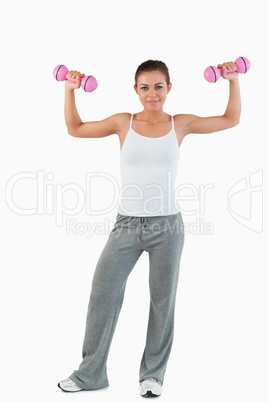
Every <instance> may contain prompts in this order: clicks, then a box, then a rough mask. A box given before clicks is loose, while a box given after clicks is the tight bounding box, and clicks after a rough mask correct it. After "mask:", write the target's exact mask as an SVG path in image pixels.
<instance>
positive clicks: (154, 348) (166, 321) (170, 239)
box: [140, 212, 184, 383]
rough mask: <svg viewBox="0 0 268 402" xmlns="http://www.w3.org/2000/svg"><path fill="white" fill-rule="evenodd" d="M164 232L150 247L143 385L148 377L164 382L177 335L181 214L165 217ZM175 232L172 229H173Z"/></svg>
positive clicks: (182, 234) (182, 237)
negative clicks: (176, 311)
mask: <svg viewBox="0 0 268 402" xmlns="http://www.w3.org/2000/svg"><path fill="white" fill-rule="evenodd" d="M165 218H167V219H165V222H166V224H167V225H165V230H164V231H163V229H162V228H161V231H160V232H161V233H160V234H159V236H157V238H158V240H157V241H156V240H155V243H154V246H153V247H151V248H150V247H148V252H149V262H150V276H149V281H150V313H149V322H148V329H147V339H146V346H145V350H144V353H143V356H142V361H141V366H140V381H143V380H145V379H146V378H149V377H154V378H156V379H158V380H159V381H160V382H161V383H163V381H164V374H165V371H166V366H167V362H168V358H169V356H170V352H171V347H172V342H173V335H174V313H175V301H176V292H177V284H178V278H179V267H180V259H181V253H182V249H183V245H184V225H183V221H182V217H181V213H180V212H179V213H178V214H175V215H169V216H167V217H165ZM172 228H173V229H172Z"/></svg>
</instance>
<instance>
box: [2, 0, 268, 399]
mask: <svg viewBox="0 0 268 402" xmlns="http://www.w3.org/2000/svg"><path fill="white" fill-rule="evenodd" d="M266 16H267V8H266V4H265V2H264V1H260V0H256V1H254V2H245V1H241V0H238V1H229V0H227V1H222V2H215V1H211V0H204V1H202V2H200V1H197V0H195V1H188V2H183V3H181V2H176V1H171V0H166V1H165V2H163V1H157V0H153V1H151V0H149V1H141V0H135V1H119V0H117V1H116V0H115V1H107V0H106V1H101V0H99V1H94V2H89V1H78V0H77V1H76V2H71V1H53V2H52V1H49V0H48V1H46V2H43V3H40V2H34V1H27V0H25V1H23V2H19V1H14V2H10V3H5V5H3V6H2V10H1V17H0V18H1V24H0V25H1V56H2V57H1V59H2V62H1V86H2V90H1V95H2V96H1V98H2V100H1V112H2V113H1V115H2V116H1V163H2V167H1V236H2V240H1V246H2V252H1V258H2V264H1V328H2V329H1V371H2V374H1V397H4V400H5V401H15V400H19V398H20V397H23V398H24V400H27V401H33V400H35V401H39V402H42V401H53V402H56V401H66V400H72V401H87V400H94V401H103V400H107V399H109V400H115V398H116V400H118V401H121V400H122V401H123V400H125V399H126V398H127V399H128V400H133V401H134V400H140V396H139V391H138V370H139V363H140V360H141V356H142V352H143V348H144V342H145V334H146V326H147V318H148V308H149V296H148V262H149V259H148V253H143V254H142V256H141V257H140V259H139V261H138V262H137V264H136V266H135V269H134V270H133V272H132V274H131V275H130V277H129V281H128V285H127V290H126V296H125V301H124V304H123V308H122V311H121V315H120V318H119V322H118V326H117V329H116V333H115V336H114V339H113V343H112V347H111V351H110V355H109V360H108V374H109V381H110V387H109V388H108V389H106V390H102V391H96V392H92V393H90V392H89V393H88V392H80V393H77V394H67V393H64V392H62V391H61V390H60V389H59V388H58V387H57V383H58V381H59V380H62V379H64V378H66V377H68V376H69V375H70V374H71V373H72V372H73V370H74V369H77V368H78V365H79V364H80V362H81V358H82V356H81V350H82V341H83V336H84V329H85V317H86V312H87V304H88V298H89V293H90V288H91V280H92V276H93V273H94V269H95V265H96V263H97V260H98V258H99V255H100V253H101V251H102V249H103V247H104V244H105V243H106V241H107V238H108V234H109V230H110V229H111V226H110V227H109V228H108V230H106V231H102V232H101V233H97V232H96V231H95V232H93V234H92V235H91V236H89V237H88V236H87V235H85V234H79V233H77V234H74V233H73V232H71V233H69V234H68V233H67V231H66V219H67V218H72V219H74V220H75V222H77V223H79V222H80V223H81V222H82V223H83V222H84V223H85V222H87V223H88V224H90V225H94V224H99V225H100V227H102V228H103V227H104V223H105V222H106V221H107V222H110V225H112V224H113V222H114V220H115V217H116V213H117V211H116V205H115V206H114V207H113V208H112V209H111V208H110V209H109V210H108V211H107V212H103V213H100V214H99V215H94V214H88V213H87V212H86V211H85V210H84V209H83V210H81V212H79V213H76V214H75V215H73V216H66V215H64V216H63V218H64V219H63V224H62V226H59V225H58V226H57V223H56V220H57V216H56V213H55V212H54V213H52V212H51V213H49V211H47V210H46V207H48V205H50V206H51V204H52V205H53V206H54V207H55V208H58V212H59V211H60V209H61V203H60V201H61V198H60V196H58V199H56V198H55V197H54V196H55V194H56V189H57V191H59V193H58V194H60V195H61V193H60V191H63V189H64V186H66V185H71V184H72V185H76V186H77V187H78V186H79V188H81V189H84V191H85V175H86V173H92V172H93V173H94V172H102V173H103V174H110V175H111V176H113V177H114V179H115V180H117V182H118V183H119V184H120V165H119V157H120V149H119V140H118V137H117V135H112V136H109V137H106V138H101V139H78V138H74V137H71V136H69V135H68V134H67V131H66V126H65V122H64V115H63V104H64V83H60V82H56V81H55V80H54V78H53V75H52V71H53V68H54V67H55V66H56V65H58V64H65V65H66V66H67V67H68V68H69V69H78V70H80V71H81V72H84V73H85V74H91V75H94V76H96V78H97V80H98V83H99V87H98V89H97V90H96V91H95V92H93V93H91V94H87V93H85V92H84V91H82V90H78V91H76V100H77V108H78V111H79V113H80V116H81V118H82V120H83V121H89V120H93V121H97V120H101V119H104V118H106V117H108V116H110V115H112V114H114V113H119V112H130V113H135V112H138V111H141V110H142V108H141V104H140V103H139V100H138V97H137V95H136V93H135V92H134V89H133V84H134V74H135V71H136V68H137V67H138V65H139V64H140V63H142V62H143V61H145V60H148V59H151V58H152V59H158V60H162V61H164V62H165V63H166V64H167V66H168V67H169V71H170V76H171V82H172V83H173V88H172V91H171V93H170V94H169V95H168V99H167V101H166V104H165V111H166V112H167V113H169V114H172V115H174V114H177V113H193V114H197V115H200V116H212V115H219V114H222V113H224V111H225V107H226V105H227V100H228V85H229V84H228V81H225V80H223V79H220V80H219V81H218V82H217V83H216V84H209V83H207V82H206V81H205V80H204V78H203V71H204V69H205V68H206V67H207V66H208V65H217V64H218V63H222V62H224V61H229V60H235V59H236V58H238V57H239V56H245V57H247V58H249V59H250V61H251V63H252V67H251V70H250V71H249V72H248V73H247V74H246V75H240V76H239V80H240V86H241V96H242V115H241V121H240V124H239V125H238V126H236V127H234V128H232V129H230V130H226V131H222V132H218V133H213V134H209V135H195V134H193V135H189V136H188V137H186V138H185V140H184V141H183V144H182V146H181V156H180V164H179V171H178V177H177V184H178V185H186V186H187V185H190V186H192V188H195V189H199V188H200V186H202V185H203V186H206V185H211V186H212V187H211V189H210V190H209V191H208V192H207V193H206V197H205V205H204V209H203V211H201V210H200V209H199V206H200V203H201V198H197V200H196V201H192V200H190V199H189V200H188V201H187V200H186V201H185V200H184V201H182V202H181V204H180V205H181V208H182V215H183V219H184V222H185V225H186V226H187V227H189V232H188V233H187V235H186V240H185V246H184V250H183V255H182V259H181V272H180V281H179V288H178V297H177V309H176V329H175V331H176V333H175V339H174V345H173V350H172V355H171V357H170V360H169V365H168V368H167V372H166V377H165V383H164V393H163V395H162V397H161V398H162V400H163V401H167V400H173V399H174V395H176V400H179V401H181V402H196V401H199V402H215V401H217V402H223V401H224V402H225V401H228V402H234V401H235V402H237V401H243V402H248V401H258V402H264V401H265V402H267V394H268V391H267V375H268V367H267V361H268V348H267V336H268V329H267V302H268V296H267V279H268V275H267V256H266V254H267V253H266V248H267V222H266V225H265V222H264V220H265V215H266V210H265V209H264V208H262V197H263V205H265V191H264V189H265V186H264V183H265V180H266V171H267V170H266V169H267V139H266V137H267V89H268V88H267V75H266V74H267V68H266V66H267V61H268V60H267V33H268V32H267V28H266V27H267V18H266ZM29 172H30V173H31V174H32V175H33V177H34V176H36V175H37V173H38V172H39V176H38V177H39V186H40V188H41V190H42V186H43V185H44V188H45V189H46V188H47V192H45V190H44V191H43V193H42V191H41V190H40V188H39V191H41V192H39V198H37V196H36V193H37V187H36V185H37V180H33V179H32V180H30V179H29V178H28V179H26V176H27V175H29ZM19 174H21V175H22V176H21V177H23V175H24V176H25V179H21V180H20V181H17V183H16V185H14V186H13V192H12V194H11V195H10V182H11V180H12V177H13V176H14V175H19ZM48 174H50V175H48ZM42 175H43V177H47V176H46V175H48V179H47V180H45V181H44V183H41V182H40V177H41V176H42ZM250 177H251V178H252V182H251V183H250V181H249V179H250ZM49 180H50V181H49ZM237 183H240V184H242V187H243V185H244V188H243V191H242V192H241V193H239V194H238V195H237V196H236V195H234V196H232V198H231V201H230V202H231V207H232V210H233V211H234V212H233V213H231V210H230V208H229V204H228V194H229V191H230V189H231V188H232V187H233V186H236V185H237ZM254 183H255V184H254ZM97 184H98V186H95V187H94V190H92V192H93V199H94V200H93V205H92V208H94V209H95V208H97V207H98V206H99V207H103V206H104V205H106V200H108V201H109V200H112V198H113V191H112V188H111V186H110V183H108V182H105V181H102V180H101V179H100V180H99V182H98V183H97ZM250 184H251V186H253V185H256V187H250ZM46 186H47V187H46ZM238 186H239V184H238ZM246 186H248V187H247V188H246ZM7 190H8V192H9V194H8V195H7V194H5V193H6V192H7ZM254 190H255V192H254V193H253V191H254ZM40 194H41V195H40ZM53 194H54V196H53ZM6 196H7V197H8V199H9V202H7V200H6V198H5V197H6ZM10 197H11V198H12V200H13V202H14V203H15V204H16V205H17V206H18V207H19V208H20V209H21V210H22V209H23V208H24V210H26V209H29V208H34V207H36V206H37V204H38V206H39V208H41V206H40V205H41V204H40V203H41V202H42V200H41V198H42V197H44V198H45V199H43V203H44V210H43V212H42V211H41V212H40V210H39V214H37V213H34V214H33V215H30V216H27V215H25V214H24V215H23V214H21V215H20V214H19V213H16V212H14V211H13V210H12V208H11V204H10ZM62 197H63V195H62ZM64 202H65V204H66V205H65V208H69V209H71V208H72V206H73V208H74V206H75V205H76V196H75V193H74V192H72V191H70V190H69V192H67V191H66V192H65V195H64ZM266 204H267V201H266ZM190 211H194V212H193V214H190ZM202 219H203V221H204V222H205V223H206V224H208V223H209V224H210V225H211V227H213V233H212V234H206V233H205V232H204V231H203V229H202V228H201V226H200V227H199V228H197V229H196V227H194V226H193V225H192V226H191V224H192V223H193V222H200V220H202ZM80 228H82V225H80ZM265 236H266V243H265ZM265 246H266V247H265Z"/></svg>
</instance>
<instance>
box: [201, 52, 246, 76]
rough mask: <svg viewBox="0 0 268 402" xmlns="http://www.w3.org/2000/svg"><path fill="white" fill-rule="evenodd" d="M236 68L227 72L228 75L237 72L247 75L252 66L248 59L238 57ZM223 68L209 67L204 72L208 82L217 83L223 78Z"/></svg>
mask: <svg viewBox="0 0 268 402" xmlns="http://www.w3.org/2000/svg"><path fill="white" fill-rule="evenodd" d="M235 64H236V67H235V69H234V70H226V73H233V72H234V71H237V72H238V73H242V74H245V73H246V72H247V71H248V70H249V69H250V66H251V63H250V61H249V60H248V59H247V58H246V57H238V59H236V61H235ZM221 72H222V68H217V67H214V66H209V67H207V68H206V69H205V71H204V77H205V79H206V80H207V81H208V82H216V81H218V79H219V78H220V76H221Z"/></svg>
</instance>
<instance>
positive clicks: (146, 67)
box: [135, 60, 170, 86]
mask: <svg viewBox="0 0 268 402" xmlns="http://www.w3.org/2000/svg"><path fill="white" fill-rule="evenodd" d="M151 71H161V73H163V74H164V75H165V77H166V82H167V85H169V83H170V77H169V71H168V68H167V66H166V64H165V63H164V62H163V61H159V60H147V61H144V62H143V63H141V64H140V65H139V67H138V68H137V71H136V74H135V85H136V86H137V80H138V76H139V75H140V74H142V73H146V72H151Z"/></svg>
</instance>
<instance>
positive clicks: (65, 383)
mask: <svg viewBox="0 0 268 402" xmlns="http://www.w3.org/2000/svg"><path fill="white" fill-rule="evenodd" d="M58 387H59V388H60V389H62V390H63V391H66V392H78V391H82V388H80V387H78V385H76V384H75V383H74V382H73V381H72V380H71V379H70V378H66V380H62V381H60V382H59V383H58Z"/></svg>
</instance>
